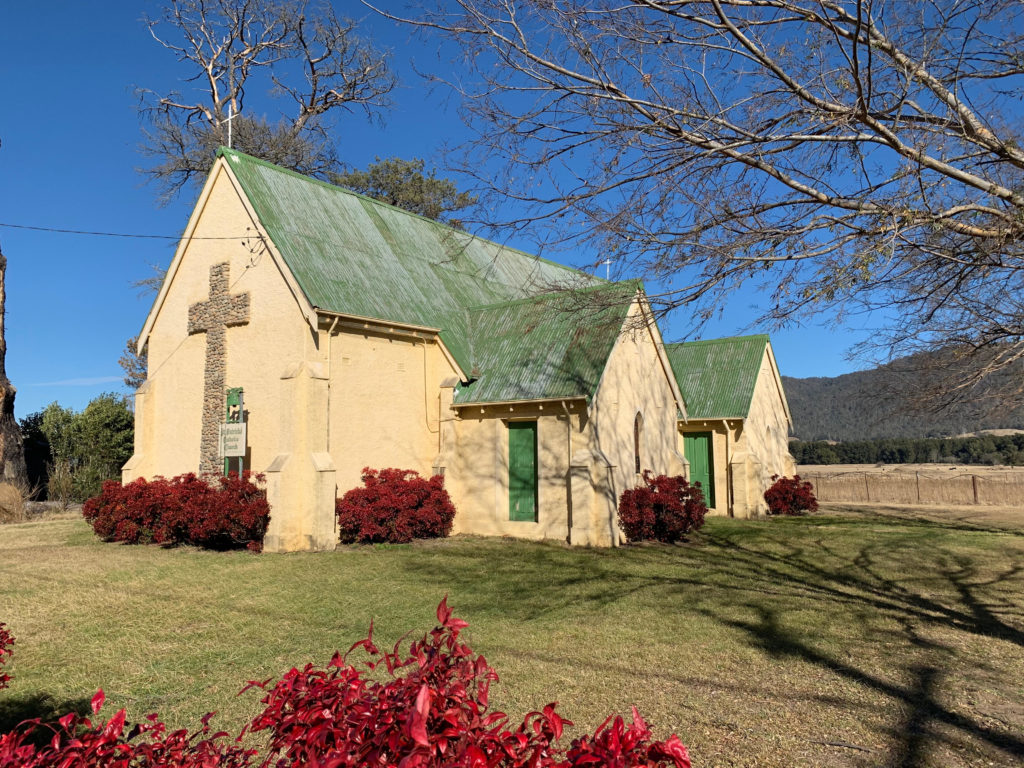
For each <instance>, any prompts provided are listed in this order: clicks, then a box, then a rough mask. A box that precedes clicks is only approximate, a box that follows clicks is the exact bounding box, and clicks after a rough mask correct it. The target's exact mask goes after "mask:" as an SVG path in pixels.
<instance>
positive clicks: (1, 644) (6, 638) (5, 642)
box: [0, 621, 14, 691]
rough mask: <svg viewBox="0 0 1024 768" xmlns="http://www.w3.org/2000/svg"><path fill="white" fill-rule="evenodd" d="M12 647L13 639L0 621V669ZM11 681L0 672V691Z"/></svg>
mask: <svg viewBox="0 0 1024 768" xmlns="http://www.w3.org/2000/svg"><path fill="white" fill-rule="evenodd" d="M12 645H14V638H13V637H12V636H11V633H10V632H8V631H7V627H6V626H4V623H3V622H2V621H0V669H3V666H4V664H6V663H7V662H8V661H9V660H10V658H11V654H12V653H14V651H12V650H11V646H12ZM10 681H11V676H10V675H5V674H4V673H3V672H0V691H2V690H3V689H4V688H6V687H7V683H9V682H10Z"/></svg>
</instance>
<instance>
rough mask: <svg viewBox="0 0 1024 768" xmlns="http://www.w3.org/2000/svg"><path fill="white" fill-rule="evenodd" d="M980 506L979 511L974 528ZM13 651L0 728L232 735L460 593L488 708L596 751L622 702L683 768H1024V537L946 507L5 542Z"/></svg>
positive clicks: (75, 522)
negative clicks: (559, 719)
mask: <svg viewBox="0 0 1024 768" xmlns="http://www.w3.org/2000/svg"><path fill="white" fill-rule="evenodd" d="M975 511H976V510H975ZM0 584H2V585H3V587H2V589H0V621H4V622H6V623H7V624H8V625H9V626H10V628H11V631H12V633H13V634H14V635H15V636H16V638H17V644H16V646H15V656H14V660H13V662H12V664H11V666H10V672H11V674H13V676H14V680H13V681H12V685H11V687H10V688H9V689H8V690H6V691H3V692H0V729H3V728H4V727H5V726H10V725H11V724H12V723H14V722H16V721H18V720H19V719H21V718H23V717H27V716H35V715H43V716H52V715H54V714H56V713H59V712H60V711H64V710H66V709H68V708H83V707H86V706H87V704H88V700H89V698H90V697H91V696H92V694H93V692H94V691H95V689H96V688H98V687H103V688H104V689H105V691H106V693H107V701H108V705H107V707H108V708H107V709H106V710H105V712H107V713H112V712H113V711H115V710H116V709H117V708H119V707H127V709H128V712H129V717H131V718H135V719H138V718H141V717H142V716H143V715H144V714H145V713H147V712H151V711H159V712H160V713H161V714H162V715H164V717H165V718H166V719H167V720H168V722H169V723H171V724H173V725H190V724H191V725H194V724H195V723H196V722H197V721H198V718H199V717H200V716H201V715H202V714H203V713H205V712H207V711H210V710H218V712H219V714H218V715H217V717H216V719H215V721H214V722H215V724H217V725H219V726H220V727H222V728H224V729H225V730H234V731H237V730H238V729H239V728H240V727H241V725H242V724H243V723H244V722H245V720H246V718H247V717H249V716H251V715H252V714H253V713H254V712H255V711H256V710H257V708H258V696H257V695H256V694H254V693H252V692H250V693H247V694H245V695H243V696H236V692H237V691H238V690H239V689H240V688H241V687H242V686H243V685H244V683H245V682H246V681H247V680H249V679H254V678H255V679H263V678H268V677H275V676H279V675H281V674H282V673H283V672H285V671H286V670H287V669H288V668H289V667H290V666H291V665H301V664H304V663H306V662H307V661H314V662H317V663H321V664H322V663H326V662H327V660H328V659H329V658H330V655H331V653H332V651H333V650H334V649H335V648H342V649H344V648H347V647H348V646H349V645H350V644H351V643H352V642H353V641H355V640H357V639H359V638H361V637H362V636H364V633H365V630H366V627H367V625H368V624H369V622H370V620H371V619H373V620H374V622H375V626H376V633H375V636H376V637H377V638H378V640H379V641H382V642H383V643H390V642H393V641H394V640H396V639H398V638H399V637H400V636H401V635H402V634H403V633H405V632H407V631H409V630H414V631H416V632H422V631H425V630H427V629H429V628H430V627H431V626H432V622H433V612H434V607H435V606H436V604H437V602H438V601H439V600H440V598H441V597H442V596H443V595H445V594H448V595H449V602H450V604H451V605H453V607H454V608H455V610H456V613H457V614H458V615H460V616H462V617H463V618H465V619H467V620H468V621H469V622H470V628H469V629H468V630H467V634H466V637H467V638H468V640H469V641H470V642H471V644H472V645H473V646H474V648H475V649H476V650H477V652H479V653H483V654H484V655H485V656H486V657H487V659H488V661H489V662H490V663H491V664H493V665H494V666H495V667H496V668H497V670H498V672H499V674H500V675H501V683H500V685H498V686H497V687H496V689H495V690H494V695H493V697H492V705H494V706H496V707H498V708H500V709H504V710H505V711H508V712H510V713H511V714H513V715H514V716H521V715H522V714H523V713H525V712H526V711H528V710H529V709H532V708H535V707H538V706H541V705H543V704H545V703H547V702H549V701H552V700H558V701H559V702H560V709H561V711H562V712H563V713H564V714H565V715H566V716H568V717H569V718H571V719H572V720H574V721H575V722H576V727H575V729H574V731H573V732H574V733H577V734H578V733H581V732H583V731H588V730H593V729H594V728H595V727H596V726H597V725H598V724H599V723H600V722H601V721H602V720H603V719H604V718H605V717H606V716H607V715H608V714H609V713H612V712H623V713H628V711H629V707H630V705H632V704H636V705H637V706H638V707H639V709H640V711H641V712H642V713H643V714H644V715H645V716H646V717H647V718H648V719H649V720H650V721H651V723H652V726H653V728H654V730H655V733H656V734H657V735H659V736H667V735H668V734H669V733H670V732H673V731H674V732H676V733H678V734H679V735H680V737H681V738H682V739H683V740H684V741H685V742H686V743H687V744H688V745H689V746H690V748H691V750H692V753H693V756H694V764H695V765H696V766H701V767H702V768H703V767H706V766H769V767H771V766H778V767H779V768H782V767H783V766H785V767H786V768H789V767H790V766H902V767H904V768H907V767H909V766H935V767H936V768H938V767H939V766H941V767H942V768H951V767H954V766H963V767H967V766H979V765H996V766H1020V765H1021V764H1022V762H1024V675H1022V674H1021V670H1022V669H1024V530H1022V529H1021V527H1020V526H1018V525H1015V524H1013V523H1012V521H1008V520H1004V521H1002V522H1001V523H998V524H997V523H996V522H995V521H994V520H992V519H989V518H987V517H984V516H982V517H969V518H964V517H961V515H960V513H959V512H955V511H953V512H948V513H944V512H942V511H941V510H936V509H934V508H933V509H930V510H925V511H921V510H913V509H900V508H889V509H887V508H883V507H879V508H870V509H866V508H863V507H861V508H855V507H853V506H849V505H847V506H834V507H829V509H827V510H825V512H824V513H823V514H820V515H815V516H811V517H806V518H791V519H777V520H767V521H737V520H728V519H711V520H709V522H708V524H707V525H706V526H705V527H704V528H703V529H702V531H701V532H700V533H699V534H698V536H697V537H695V539H694V540H693V541H691V542H690V543H688V544H685V545H682V546H661V545H658V546H646V545H645V546H635V547H624V548H620V549H616V550H587V549H569V548H566V547H563V546H559V545H557V544H551V543H529V542H523V541H513V540H501V539H479V538H463V537H456V538H453V539H449V540H444V541H439V542H433V543H423V544H415V545H406V546H392V547H366V548H346V549H341V550H338V551H337V552H331V553H321V554H293V555H259V556H256V555H250V554H246V553H226V554H218V553H210V552H202V551H197V550H194V549H190V548H178V549H161V548H159V547H152V546H150V547H129V546H122V545H117V544H104V543H101V542H99V541H97V540H96V539H95V538H94V537H93V535H92V533H91V531H90V530H89V529H88V527H87V526H86V525H85V524H84V523H83V522H82V521H81V520H79V519H74V518H64V519H44V520H41V521H31V522H26V523H20V524H13V525H4V526H0Z"/></svg>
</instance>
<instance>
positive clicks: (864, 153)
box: [378, 0, 1024, 399]
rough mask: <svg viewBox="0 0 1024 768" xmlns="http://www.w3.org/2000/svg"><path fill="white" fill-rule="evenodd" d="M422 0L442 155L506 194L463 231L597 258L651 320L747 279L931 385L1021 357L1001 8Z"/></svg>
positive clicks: (1007, 10)
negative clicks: (447, 120) (865, 322)
mask: <svg viewBox="0 0 1024 768" xmlns="http://www.w3.org/2000/svg"><path fill="white" fill-rule="evenodd" d="M426 1H427V2H429V3H432V4H430V5H428V6H426V7H422V6H421V7H420V8H419V10H418V12H417V13H416V14H415V18H406V19H402V20H403V21H406V22H407V23H411V24H415V25H418V26H419V27H420V28H421V29H422V30H423V31H424V32H425V33H434V32H441V33H443V34H445V35H447V36H449V37H450V38H451V39H453V40H454V41H456V42H457V43H458V45H459V47H460V50H461V51H462V61H461V66H460V67H459V68H458V69H459V73H460V76H459V78H458V80H457V81H454V80H453V79H452V78H448V80H449V81H451V82H450V83H449V84H450V85H451V86H452V87H454V88H456V89H457V90H458V92H459V93H461V94H462V96H463V97H464V100H463V106H462V109H463V115H464V118H465V120H466V121H467V123H468V124H469V125H470V126H471V127H472V128H474V129H475V130H476V132H477V138H476V140H475V141H474V142H473V143H472V144H471V145H470V146H469V147H468V148H467V150H466V153H465V155H464V156H463V158H462V160H461V161H459V162H457V164H456V165H455V166H454V167H456V168H458V169H459V170H461V171H463V172H466V173H469V174H472V175H474V176H475V177H476V178H477V179H478V181H479V182H480V183H481V184H483V185H485V186H486V187H488V188H489V189H490V191H491V196H492V197H493V198H495V199H505V200H508V199H509V198H511V199H512V200H514V201H516V202H517V203H519V205H518V206H516V207H515V208H514V210H516V211H517V213H516V218H514V219H512V220H497V219H495V220H491V221H489V222H486V223H488V224H490V225H492V226H495V227H509V226H512V227H519V228H524V229H525V228H531V229H533V230H534V231H536V230H537V229H538V228H541V230H542V231H546V232H547V237H548V239H549V240H550V241H553V242H561V243H562V244H564V245H568V246H574V247H575V246H580V245H584V246H588V247H590V248H594V249H596V252H597V253H599V254H600V255H599V256H597V257H595V264H596V263H599V262H600V261H603V260H604V259H605V258H606V256H607V255H609V254H614V255H616V256H617V257H618V265H619V271H620V273H622V274H624V275H625V274H632V275H640V276H646V277H650V278H654V279H657V280H658V281H660V283H661V284H662V285H663V286H664V291H660V292H659V295H658V297H657V303H658V304H659V308H660V310H661V311H668V310H670V309H672V308H673V307H676V306H679V305H680V304H684V303H685V304H690V305H691V306H690V309H689V311H690V312H691V315H696V316H697V317H698V318H699V317H708V316H710V315H711V314H712V313H713V312H714V311H715V309H716V308H717V307H721V306H724V305H725V304H726V301H727V297H728V296H729V294H730V293H731V292H732V291H734V290H735V289H736V288H737V287H738V286H740V285H742V284H750V283H753V284H755V285H757V286H759V287H761V288H762V289H764V290H765V292H766V296H767V299H768V300H767V304H766V307H765V312H764V318H763V319H764V320H766V321H771V322H775V323H785V322H789V321H791V320H793V319H796V318H800V317H803V316H806V315H807V314H809V313H814V312H818V313H824V314H825V316H826V317H832V318H845V317H848V316H849V314H850V313H857V312H864V313H871V314H872V317H874V318H878V317H882V318H887V326H886V327H885V328H883V329H882V330H881V331H880V333H879V335H878V336H877V338H876V339H875V340H874V341H873V342H871V343H870V344H869V346H870V347H872V348H873V349H874V351H875V352H876V353H877V352H878V351H879V350H882V351H884V352H885V353H886V354H888V355H889V356H897V355H903V354H907V353H928V354H930V355H931V357H930V358H929V359H935V360H941V361H942V362H941V363H940V365H942V366H944V367H945V368H946V369H948V370H947V372H948V374H949V375H947V376H945V377H944V378H943V379H942V381H943V383H942V385H941V389H942V390H943V392H944V393H945V396H946V397H947V399H948V398H950V397H952V398H962V397H972V396H975V395H979V394H986V393H987V394H986V396H988V395H989V394H992V393H994V392H995V391H996V390H997V389H1000V390H1001V391H1003V392H1004V393H1005V392H1006V388H1005V387H1000V388H993V387H991V386H989V384H987V383H986V382H989V383H991V382H992V381H994V380H995V379H997V378H999V379H1000V380H1002V381H1004V382H1005V381H1009V380H1011V379H1013V377H1007V376H1003V377H996V376H995V374H996V373H997V372H998V371H1000V370H1003V369H1005V368H1006V367H1008V366H1009V367H1013V366H1018V368H1019V367H1020V366H1021V365H1024V362H1022V358H1024V304H1022V300H1021V299H1020V297H1021V296H1024V137H1022V136H1021V131H1020V128H1019V126H1020V125H1021V122H1022V121H1021V117H1022V115H1021V108H1020V97H1019V94H1020V93H1021V92H1024V6H1021V4H1020V3H1019V2H1016V1H1015V0H956V2H949V3H920V2H916V1H915V0H848V1H846V2H840V0H634V2H625V3H623V2H616V0H592V1H590V2H583V0H576V1H567V2H558V3H554V2H549V1H547V0H452V2H440V0H436V1H434V0H426ZM378 12H380V13H383V14H384V15H386V16H389V17H390V18H397V17H396V16H395V15H394V14H389V13H388V12H386V11H380V10H379V11H378ZM439 79H443V78H439ZM495 160H499V161H503V163H502V169H501V171H500V172H499V173H497V174H495V173H494V167H495V166H494V162H493V161H495ZM507 208H508V206H506V209H507ZM491 210H495V208H494V207H491ZM499 210H500V209H499ZM545 228H546V229H545ZM566 233H570V234H569V235H567V234H566ZM936 350H943V354H942V355H934V354H932V353H934V352H935V351H936ZM951 356H952V357H951ZM952 358H956V359H957V360H963V361H964V365H963V366H959V367H958V366H950V365H949V361H950V360H951V359H952ZM972 359H973V360H975V361H976V364H975V363H971V362H970V360H972ZM972 366H973V367H972ZM994 377H995V378H994ZM1017 379H1020V380H1024V377H1020V376H1018V377H1017ZM936 380H938V379H936ZM1017 394H1020V392H1019V388H1018V392H1017Z"/></svg>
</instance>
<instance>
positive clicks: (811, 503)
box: [764, 475, 818, 515]
mask: <svg viewBox="0 0 1024 768" xmlns="http://www.w3.org/2000/svg"><path fill="white" fill-rule="evenodd" d="M764 500H765V501H767V502H768V514H770V515H802V514H804V512H815V511H817V509H818V500H817V499H816V498H815V497H814V486H813V485H811V484H810V483H809V482H807V481H806V480H801V479H800V475H793V477H779V476H778V475H772V485H771V487H770V488H769V489H768V490H767V491H765V492H764Z"/></svg>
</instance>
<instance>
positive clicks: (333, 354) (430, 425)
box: [325, 325, 454, 495]
mask: <svg viewBox="0 0 1024 768" xmlns="http://www.w3.org/2000/svg"><path fill="white" fill-rule="evenodd" d="M329 354H330V357H329V365H330V406H329V414H325V418H327V419H328V424H329V429H330V434H329V445H330V453H331V456H332V457H333V459H334V464H335V466H336V467H337V472H338V489H339V495H340V494H342V493H344V492H345V491H347V490H348V489H350V488H355V487H357V486H358V485H360V484H361V481H360V475H361V473H362V469H363V467H372V468H374V469H382V468H385V467H396V468H399V469H412V470H415V471H416V472H419V473H420V474H421V475H424V476H426V477H429V476H430V475H431V474H432V472H433V465H434V463H435V461H436V458H437V455H438V453H439V451H440V439H441V436H440V423H439V422H440V419H441V418H442V414H441V410H440V409H441V404H440V391H441V383H442V381H444V380H445V379H448V378H451V377H452V376H453V375H454V370H453V369H452V367H451V365H450V364H449V363H448V361H447V359H446V358H445V357H444V355H443V354H442V352H441V350H440V347H439V346H438V344H437V343H436V341H434V340H433V339H431V338H424V337H417V336H415V335H412V334H400V333H391V334H389V333H386V332H382V331H379V330H377V331H375V330H373V329H372V328H371V327H367V328H364V329H362V330H361V331H360V330H359V329H358V328H353V327H352V326H351V325H349V326H345V327H344V329H343V330H341V331H340V332H337V331H336V332H335V334H334V335H333V336H332V337H331V342H330V352H329Z"/></svg>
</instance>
